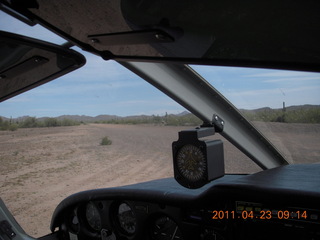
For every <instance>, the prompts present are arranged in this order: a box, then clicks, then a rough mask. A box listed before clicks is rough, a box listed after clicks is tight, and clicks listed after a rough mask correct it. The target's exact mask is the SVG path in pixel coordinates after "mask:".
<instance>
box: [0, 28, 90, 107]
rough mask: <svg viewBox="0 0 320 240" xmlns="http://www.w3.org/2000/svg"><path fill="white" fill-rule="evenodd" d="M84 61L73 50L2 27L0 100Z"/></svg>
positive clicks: (58, 75)
mask: <svg viewBox="0 0 320 240" xmlns="http://www.w3.org/2000/svg"><path fill="white" fill-rule="evenodd" d="M85 61H86V60H85V58H84V56H82V55H81V54H79V53H77V52H75V51H73V50H70V49H67V48H63V47H61V46H58V45H54V44H51V43H46V42H43V41H40V40H37V39H32V38H29V37H25V36H21V35H17V34H12V33H8V32H3V31H0V101H4V100H6V99H9V98H11V97H13V96H16V95H18V94H20V93H22V92H25V91H27V90H30V89H32V88H35V87H37V86H39V85H41V84H44V83H46V82H48V81H51V80H53V79H56V78H58V77H60V76H62V75H64V74H66V73H68V72H70V71H73V70H75V69H77V68H79V67H81V66H83V65H84V64H85Z"/></svg>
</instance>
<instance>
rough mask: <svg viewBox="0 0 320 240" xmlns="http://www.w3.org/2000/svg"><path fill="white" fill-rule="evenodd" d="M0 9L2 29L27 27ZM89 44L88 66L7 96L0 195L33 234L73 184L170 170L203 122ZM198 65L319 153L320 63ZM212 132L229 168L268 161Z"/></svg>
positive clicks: (242, 104)
mask: <svg viewBox="0 0 320 240" xmlns="http://www.w3.org/2000/svg"><path fill="white" fill-rule="evenodd" d="M0 14H1V15H0V18H1V21H0V27H1V29H2V30H4V31H10V29H9V28H13V27H14V32H15V33H18V34H24V33H23V32H19V29H25V26H22V27H21V26H20V25H19V24H18V23H17V24H14V25H12V24H9V22H8V21H7V20H8V18H7V17H5V16H4V15H2V14H3V13H0ZM2 20H4V21H2ZM10 21H11V20H10ZM8 26H10V27H8ZM11 30H12V29H11ZM34 31H36V32H37V29H35V30H34ZM27 34H28V33H25V35H27ZM41 34H42V32H40V33H39V32H38V35H41ZM30 35H31V36H33V37H37V36H36V34H34V33H32V34H30ZM43 35H44V34H43ZM47 40H48V39H47ZM56 42H58V43H62V42H63V41H61V39H58V41H56ZM75 49H76V50H77V51H80V50H79V49H77V48H75ZM82 53H83V54H84V55H85V57H86V59H87V64H86V65H85V66H84V67H83V68H81V69H79V70H78V71H75V72H72V73H70V74H67V75H66V76H63V77H61V78H59V79H56V80H54V81H52V82H49V83H47V84H44V85H42V86H40V87H37V88H35V89H32V90H30V91H28V92H25V93H23V94H20V95H18V96H16V97H13V98H11V99H9V100H7V101H4V102H2V103H1V104H0V163H1V168H0V182H1V185H0V193H1V198H3V200H4V201H5V202H6V203H8V207H9V209H10V211H11V212H12V213H13V215H14V216H15V218H16V219H17V220H18V222H19V223H20V224H21V225H22V227H23V228H24V229H25V230H26V232H27V233H28V234H30V235H32V236H35V237H40V236H43V235H45V234H47V233H48V229H49V226H48V225H49V224H50V223H49V222H48V221H43V219H50V217H51V215H52V212H53V211H54V208H55V207H56V206H57V204H58V203H59V202H61V200H63V199H64V198H66V197H67V196H69V195H71V194H73V193H75V192H79V191H83V190H88V189H95V188H105V187H114V186H121V185H126V184H133V183H138V182H143V181H148V180H153V179H160V178H167V177H172V176H173V169H172V148H171V144H172V142H173V141H176V140H177V139H178V132H179V131H181V130H185V129H190V128H195V127H196V126H199V125H201V124H202V121H201V120H200V119H199V118H197V117H196V116H195V115H193V114H192V113H190V112H189V111H187V110H186V109H185V108H184V107H182V106H180V105H179V104H177V103H176V102H174V101H173V100H171V99H170V98H169V97H167V96H166V95H165V94H163V93H161V92H160V91H158V90H157V89H155V88H154V87H152V86H151V85H150V84H148V83H147V82H145V81H144V80H143V79H141V78H139V77H138V76H137V75H135V74H133V73H132V72H130V71H129V70H128V69H126V68H124V67H123V66H121V65H120V64H118V63H117V62H114V61H107V62H105V61H102V59H101V58H100V57H97V56H94V55H90V54H88V53H84V52H82ZM192 68H194V69H195V70H196V71H197V72H198V73H199V74H200V75H201V76H203V78H204V79H206V80H207V81H208V82H209V83H210V84H212V86H213V87H214V88H216V89H217V90H218V91H220V92H221V93H222V94H223V95H224V96H225V97H226V98H227V99H229V101H231V102H232V104H233V105H234V106H235V107H236V108H237V109H238V110H239V111H240V112H241V114H242V115H243V116H245V117H246V118H247V119H249V120H250V121H251V123H252V124H253V126H255V127H257V128H258V130H259V131H261V132H262V133H263V134H264V135H265V136H266V137H267V138H268V139H269V140H270V142H271V143H272V144H273V145H275V147H276V148H277V149H278V150H279V151H280V152H281V153H282V155H283V156H284V157H285V158H286V159H287V161H288V162H289V163H293V164H297V163H306V162H308V163H313V162H317V161H319V158H320V134H319V133H320V95H319V92H320V81H319V80H320V75H319V73H317V74H315V73H301V72H292V71H290V72H289V71H271V70H261V69H246V68H229V67H228V68H225V67H212V66H210V67H208V66H199V65H197V66H192ZM244 79H245V80H246V81H244ZM244 82H246V83H244ZM239 121H240V120H239ZM213 138H218V139H222V140H223V142H224V149H225V152H224V153H225V171H226V173H240V174H247V173H254V172H258V171H262V169H261V168H260V167H259V166H258V165H257V164H255V163H254V162H253V161H252V160H251V159H250V158H249V157H247V156H246V155H245V154H244V153H242V152H241V151H240V150H238V149H237V148H236V147H234V146H233V145H232V144H231V143H230V142H229V141H228V140H226V139H224V138H223V137H222V136H220V134H216V135H214V137H213ZM22 206H23V207H22Z"/></svg>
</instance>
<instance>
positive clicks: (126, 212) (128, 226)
mask: <svg viewBox="0 0 320 240" xmlns="http://www.w3.org/2000/svg"><path fill="white" fill-rule="evenodd" d="M117 216H118V221H119V225H120V227H121V229H122V230H123V231H124V232H125V233H127V234H134V233H135V231H136V226H137V219H136V217H135V214H134V212H133V210H132V208H131V207H130V206H129V205H128V204H127V203H121V204H120V205H119V207H118V213H117Z"/></svg>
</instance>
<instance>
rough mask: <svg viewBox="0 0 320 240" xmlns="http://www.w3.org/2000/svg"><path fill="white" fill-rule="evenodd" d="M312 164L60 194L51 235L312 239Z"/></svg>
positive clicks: (72, 238)
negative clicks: (186, 183) (194, 184)
mask: <svg viewBox="0 0 320 240" xmlns="http://www.w3.org/2000/svg"><path fill="white" fill-rule="evenodd" d="M319 173H320V164H310V165H288V166H283V167H279V168H274V169H270V170H266V171H262V172H259V173H256V174H252V175H225V176H224V177H222V178H219V179H216V180H214V181H212V182H211V183H209V184H207V185H205V186H204V187H202V188H200V189H196V190H190V189H186V188H183V187H181V186H180V185H179V184H178V183H176V181H175V180H174V179H173V178H167V179H160V180H155V181H150V182H145V183H139V184H135V185H129V186H124V187H117V188H109V189H96V190H91V191H86V192H81V193H77V194H75V195H72V196H70V197H68V198H66V199H65V200H64V201H62V202H61V203H60V204H59V206H58V207H57V208H56V210H55V212H54V215H53V218H52V222H51V230H52V231H53V232H54V231H56V230H58V231H56V234H57V236H58V238H59V239H68V240H81V239H103V240H109V239H280V238H282V239H320V174H319Z"/></svg>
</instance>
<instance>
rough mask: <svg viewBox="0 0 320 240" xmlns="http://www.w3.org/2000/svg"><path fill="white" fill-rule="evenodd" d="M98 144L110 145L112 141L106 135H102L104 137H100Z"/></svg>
mask: <svg viewBox="0 0 320 240" xmlns="http://www.w3.org/2000/svg"><path fill="white" fill-rule="evenodd" d="M100 144H101V145H111V144H112V141H111V140H110V139H109V138H108V137H104V138H102V140H101V143H100Z"/></svg>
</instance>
